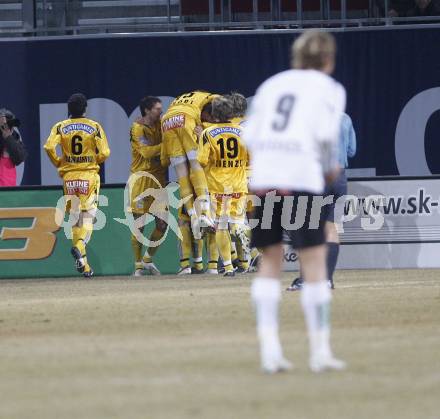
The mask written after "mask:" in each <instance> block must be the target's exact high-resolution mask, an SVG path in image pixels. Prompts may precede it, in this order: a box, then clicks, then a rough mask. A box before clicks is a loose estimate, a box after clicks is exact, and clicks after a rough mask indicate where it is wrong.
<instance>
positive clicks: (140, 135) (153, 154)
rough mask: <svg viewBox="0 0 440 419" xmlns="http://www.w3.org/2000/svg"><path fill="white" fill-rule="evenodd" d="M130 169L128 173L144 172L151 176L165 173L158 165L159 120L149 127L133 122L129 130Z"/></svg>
mask: <svg viewBox="0 0 440 419" xmlns="http://www.w3.org/2000/svg"><path fill="white" fill-rule="evenodd" d="M130 144H131V167H130V172H131V173H135V172H140V171H145V172H149V173H153V174H158V173H161V174H162V173H165V170H166V169H165V168H163V167H162V166H161V164H160V151H161V147H162V132H161V130H160V120H159V121H157V123H156V124H155V125H154V126H153V127H150V126H148V125H144V124H140V123H138V122H134V123H133V125H132V126H131V130H130Z"/></svg>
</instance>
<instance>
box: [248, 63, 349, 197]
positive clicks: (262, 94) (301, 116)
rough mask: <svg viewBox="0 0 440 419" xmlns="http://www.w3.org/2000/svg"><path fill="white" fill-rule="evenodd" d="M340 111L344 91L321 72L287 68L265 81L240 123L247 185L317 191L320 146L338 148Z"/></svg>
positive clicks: (320, 180) (320, 182)
mask: <svg viewBox="0 0 440 419" xmlns="http://www.w3.org/2000/svg"><path fill="white" fill-rule="evenodd" d="M344 110H345V89H344V88H343V87H342V85H341V84H339V83H338V82H336V81H335V80H334V79H333V78H331V77H330V76H327V75H326V74H324V73H322V72H320V71H316V70H288V71H284V72H282V73H279V74H276V75H275V76H273V77H271V78H269V79H268V80H266V81H265V82H264V83H263V84H262V85H261V86H260V87H259V88H258V90H257V92H256V95H255V97H254V98H253V100H252V104H251V110H250V113H249V115H247V118H246V120H247V123H246V125H245V127H244V135H243V138H244V140H245V142H246V143H247V146H248V148H249V152H250V156H251V167H252V176H251V181H250V185H251V187H252V188H253V189H269V188H278V189H288V190H292V191H296V192H311V193H317V194H320V193H322V192H323V189H324V177H323V168H322V163H321V161H320V159H321V148H322V145H323V144H324V143H329V144H331V145H333V146H334V147H335V149H336V148H337V146H338V138H339V130H340V123H341V117H342V112H343V111H344Z"/></svg>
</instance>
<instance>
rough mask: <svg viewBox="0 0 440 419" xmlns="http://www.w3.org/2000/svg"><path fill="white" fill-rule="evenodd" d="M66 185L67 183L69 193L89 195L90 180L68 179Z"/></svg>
mask: <svg viewBox="0 0 440 419" xmlns="http://www.w3.org/2000/svg"><path fill="white" fill-rule="evenodd" d="M65 185H66V191H67V195H77V194H83V195H87V194H88V193H89V181H88V180H68V181H66V184H65Z"/></svg>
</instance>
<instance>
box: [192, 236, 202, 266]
mask: <svg viewBox="0 0 440 419" xmlns="http://www.w3.org/2000/svg"><path fill="white" fill-rule="evenodd" d="M192 252H193V253H192V256H193V262H194V268H196V269H197V270H199V271H201V270H203V240H202V239H199V240H193V245H192Z"/></svg>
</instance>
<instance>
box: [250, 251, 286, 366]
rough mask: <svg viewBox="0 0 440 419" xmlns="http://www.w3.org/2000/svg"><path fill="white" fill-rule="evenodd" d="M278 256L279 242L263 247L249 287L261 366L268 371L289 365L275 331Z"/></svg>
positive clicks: (278, 275) (278, 286)
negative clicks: (259, 261) (255, 275)
mask: <svg viewBox="0 0 440 419" xmlns="http://www.w3.org/2000/svg"><path fill="white" fill-rule="evenodd" d="M282 257H283V248H282V245H281V243H278V244H274V245H271V246H267V247H265V248H264V249H263V253H262V259H261V263H260V269H259V273H258V276H257V278H255V279H254V281H253V283H252V291H251V294H252V300H253V303H254V306H255V311H256V317H257V334H258V339H259V342H260V358H261V368H262V370H263V371H264V372H266V373H268V374H273V373H277V372H281V371H285V370H289V369H290V368H292V364H291V363H290V362H289V361H288V360H286V359H285V358H284V356H283V350H282V347H281V342H280V338H279V334H278V306H279V303H280V300H281V284H280V280H279V278H280V276H281V264H282Z"/></svg>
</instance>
